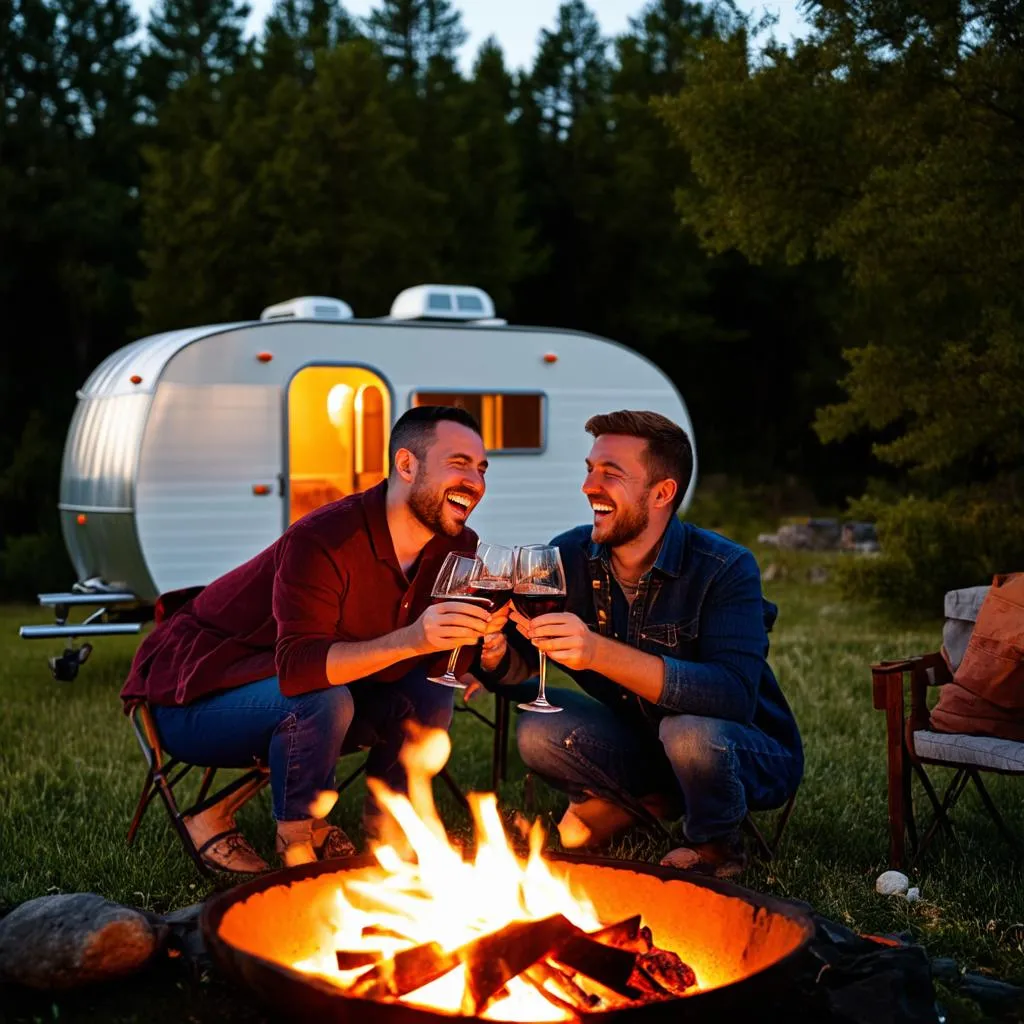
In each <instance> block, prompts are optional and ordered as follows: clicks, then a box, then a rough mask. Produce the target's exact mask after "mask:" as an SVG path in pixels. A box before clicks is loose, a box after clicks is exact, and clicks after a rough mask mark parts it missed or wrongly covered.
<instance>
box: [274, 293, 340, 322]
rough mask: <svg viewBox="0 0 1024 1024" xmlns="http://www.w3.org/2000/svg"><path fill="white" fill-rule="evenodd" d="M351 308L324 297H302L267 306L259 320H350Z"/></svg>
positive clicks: (336, 300)
mask: <svg viewBox="0 0 1024 1024" xmlns="http://www.w3.org/2000/svg"><path fill="white" fill-rule="evenodd" d="M354 315H355V314H354V313H353V312H352V307H351V306H350V305H349V304H348V303H347V302H342V301H341V299H332V298H329V297H328V296H326V295H302V296H300V297H299V298H297V299H289V300H288V301H287V302H279V303H277V305H275V306H267V308H266V309H265V310H263V312H262V313H260V319H261V320H351V319H352V317H353V316H354Z"/></svg>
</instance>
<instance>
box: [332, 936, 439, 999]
mask: <svg viewBox="0 0 1024 1024" xmlns="http://www.w3.org/2000/svg"><path fill="white" fill-rule="evenodd" d="M458 965H459V958H458V955H457V953H455V952H451V953H446V952H445V951H444V950H443V949H442V948H441V946H440V944H439V943H437V942H425V943H423V945H420V946H413V947H412V948H411V949H403V950H402V951H401V952H399V953H396V954H395V955H394V956H393V957H391V959H390V960H380V961H379V962H378V963H377V964H375V965H374V966H373V967H371V968H370V970H368V971H365V972H364V973H362V974H360V975H359V977H358V978H357V979H356V981H355V983H354V984H353V986H352V988H351V992H352V994H353V995H355V996H362V997H364V998H366V999H383V998H387V997H388V996H404V995H408V994H409V993H410V992H415V991H416V989H418V988H422V987H423V986H424V985H429V984H430V982H432V981H437V979H438V978H440V977H443V976H444V975H445V974H447V973H448V972H449V971H451V970H454V969H455V968H456V967H458Z"/></svg>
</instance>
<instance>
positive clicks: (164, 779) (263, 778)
mask: <svg viewBox="0 0 1024 1024" xmlns="http://www.w3.org/2000/svg"><path fill="white" fill-rule="evenodd" d="M128 717H129V720H130V721H131V723H132V729H133V730H134V731H135V737H136V739H137V740H138V742H139V747H140V748H141V750H142V756H143V757H144V758H145V760H146V765H147V771H146V778H145V780H144V781H143V784H142V793H141V794H140V796H139V801H138V803H137V804H136V807H135V813H134V814H133V815H132V820H131V824H130V825H129V826H128V835H127V838H126V843H127V845H128V846H131V845H132V843H133V842H134V841H135V836H136V833H137V832H138V830H139V825H141V824H142V819H143V817H144V816H145V814H146V811H147V810H148V809H149V805H150V804H151V803H152V802H153V800H154V798H155V797H157V796H159V797H160V799H161V800H162V801H163V804H164V807H165V808H166V810H167V815H168V817H169V818H170V819H171V825H172V826H173V827H174V831H175V832H176V833H177V835H178V838H179V839H180V840H181V844H182V846H183V847H184V848H185V852H186V853H187V854H188V856H189V858H190V859H191V861H192V863H193V864H194V865H195V866H196V868H197V870H198V871H199V872H200V873H201V874H203V875H206V876H211V875H212V874H213V871H212V870H211V869H210V868H209V867H208V866H207V864H206V863H205V862H204V861H203V858H202V857H201V856H200V854H199V850H198V849H197V848H196V844H195V843H194V842H193V841H192V837H191V836H190V835H189V832H188V829H187V828H186V827H185V818H186V817H192V816H193V815H196V814H199V813H200V812H201V811H204V810H206V809H207V808H208V807H212V806H213V805H214V804H217V803H220V801H221V800H223V799H224V798H225V797H228V796H230V795H231V794H232V793H236V792H237V791H238V790H240V789H242V788H244V787H246V786H251V785H254V784H256V783H257V782H258V783H259V785H258V786H257V788H256V789H255V790H254V792H253V795H255V794H256V793H257V792H259V790H260V789H262V788H263V787H264V786H266V785H267V783H268V782H269V781H270V773H269V770H268V768H267V767H266V766H265V765H263V764H262V763H260V762H256V763H255V764H254V766H253V767H252V768H251V769H249V771H247V772H245V773H244V774H243V775H240V776H239V777H238V778H236V779H233V780H232V781H231V782H229V783H228V784H227V785H226V786H224V787H223V788H222V789H219V790H217V791H216V792H215V793H211V792H210V789H211V787H212V786H213V779H214V775H215V774H216V773H217V770H218V769H216V768H203V777H202V780H201V782H200V784H199V792H198V794H197V795H196V799H195V802H194V803H193V804H192V805H191V806H189V807H188V808H186V809H185V810H181V809H180V808H179V806H178V801H177V799H176V797H175V795H174V789H175V787H176V786H177V785H178V783H179V782H181V780H182V779H184V778H185V776H186V775H188V774H189V772H191V771H192V769H193V768H198V767H200V766H199V765H193V764H186V763H184V762H182V761H180V760H178V759H177V758H174V757H167V756H166V755H165V754H164V752H163V749H162V747H161V744H160V736H159V734H158V732H157V729H156V723H155V722H154V721H153V715H152V712H151V711H150V708H149V705H148V704H146V703H145V702H143V701H138V702H135V703H133V704H132V705H131V706H130V707H129V709H128ZM480 717H483V716H480ZM484 720H485V721H487V720H486V719H484ZM505 735H506V736H507V726H506V733H505ZM498 736H499V733H498V732H497V731H496V733H495V744H497V742H498ZM365 771H366V761H365V759H364V760H363V762H362V764H360V765H359V767H358V768H356V769H355V771H353V772H351V773H350V774H349V775H348V776H346V777H345V779H344V781H343V782H342V783H341V784H340V785H339V786H338V792H339V793H341V792H343V791H344V790H345V789H347V788H348V787H349V786H350V785H352V783H353V782H355V781H356V779H357V778H359V776H360V775H362V774H363V772H365ZM440 779H441V781H442V782H443V783H444V784H445V785H446V786H447V787H448V790H449V791H450V792H451V794H452V796H453V797H454V798H455V800H456V801H457V802H458V804H459V806H460V807H462V808H463V810H465V811H468V810H469V801H468V800H467V799H466V796H465V794H464V793H463V792H462V790H461V789H460V788H459V785H458V783H457V782H456V781H455V779H453V778H452V776H451V773H450V772H449V771H448V769H447V768H443V769H442V770H441V772H440Z"/></svg>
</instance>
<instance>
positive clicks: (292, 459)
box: [21, 285, 693, 674]
mask: <svg viewBox="0 0 1024 1024" xmlns="http://www.w3.org/2000/svg"><path fill="white" fill-rule="evenodd" d="M423 404H446V405H459V406H462V407H464V408H466V409H468V410H470V411H471V412H473V413H474V414H475V415H476V416H477V418H478V419H479V421H480V423H481V426H482V430H483V434H484V441H485V444H486V447H487V449H488V451H489V459H490V463H491V468H490V470H489V471H488V475H487V496H486V497H485V499H484V501H483V502H482V503H481V504H480V506H479V507H478V508H477V509H476V510H475V511H474V513H473V516H472V519H471V522H470V525H471V526H472V527H473V528H474V529H475V530H476V531H477V533H479V534H480V536H481V537H482V538H483V539H485V540H489V541H492V542H495V543H501V544H508V545H514V544H526V543H545V542H547V541H548V540H549V539H550V538H551V537H552V536H553V535H555V534H556V533H558V532H560V531H561V530H564V529H566V528H567V527H568V526H571V525H573V524H576V523H579V522H583V521H585V520H587V519H588V518H589V517H590V510H589V507H588V505H587V503H586V500H585V499H584V498H583V496H582V494H581V493H580V483H581V481H582V478H583V473H584V465H583V463H584V458H585V456H586V453H587V451H588V450H589V446H590V440H591V439H590V438H589V437H588V436H587V434H586V433H585V432H584V430H583V424H584V422H585V421H586V419H587V418H588V417H589V416H591V415H593V414H594V413H599V412H608V411H610V410H612V409H621V408H641V409H653V410H656V411H658V412H661V413H664V414H665V415H666V416H669V417H670V418H672V419H673V420H675V421H676V422H678V423H680V424H681V425H682V426H684V427H685V428H686V429H687V430H690V429H691V428H690V422H689V417H688V415H687V411H686V406H685V404H684V402H683V399H682V397H681V396H680V394H679V392H678V391H677V390H676V389H675V387H674V386H673V385H672V383H671V381H669V379H668V378H667V377H666V376H665V375H664V374H663V373H662V372H661V371H660V370H659V369H658V368H657V367H656V366H654V365H653V364H652V363H651V362H649V361H648V360H647V359H645V358H643V357H642V356H639V355H637V353H635V352H633V351H631V350H630V349H628V348H627V347H625V346H624V345H621V344H618V343H616V342H613V341H608V340H606V339H603V338H599V337H595V336H594V335H590V334H584V333H580V332H576V331H568V330H557V329H549V328H540V327H517V326H510V325H508V324H506V323H505V322H504V321H502V320H499V319H496V318H495V312H494V306H493V303H492V302H491V300H490V298H489V296H488V295H487V294H486V293H485V292H483V291H481V290H480V289H477V288H470V287H461V286H447V285H421V286H418V287H415V288H410V289H407V290H406V291H404V292H402V293H401V294H400V295H399V296H398V297H397V298H396V299H395V302H394V304H393V306H392V309H391V315H390V316H388V317H384V318H380V319H357V318H355V317H354V316H353V313H352V310H351V309H350V308H349V307H348V306H347V305H346V304H345V303H344V302H342V301H340V300H338V299H333V298H326V297H316V296H314V297H304V298H299V299H294V300H291V301H289V302H284V303H280V304H278V305H274V306H269V307H267V308H266V309H265V310H264V311H263V313H262V315H261V317H260V319H259V320H256V321H250V322H244V323H233V324H216V325H212V326H208V327H192V328H188V329H186V330H178V331H171V332H169V333H166V334H158V335H154V336H153V337H149V338H143V339H141V340H140V341H136V342H134V343H132V344H130V345H127V346H125V347H124V348H122V349H119V350H118V351H117V352H115V353H113V355H111V356H109V357H108V358H107V359H106V360H105V361H104V362H103V363H102V364H101V365H100V366H99V367H98V368H97V369H96V371H95V372H94V373H93V374H92V376H91V377H89V379H88V380H87V381H86V382H85V384H84V385H83V386H82V389H81V390H80V391H79V392H78V406H77V409H76V410H75V414H74V417H73V419H72V421H71V425H70V428H69V431H68V437H67V442H66V445H65V450H64V461H63V467H62V472H61V481H60V502H59V508H60V516H61V523H62V529H63V534H64V539H65V542H66V544H67V548H68V552H69V554H70V556H71V561H72V563H73V565H74V567H75V570H76V572H77V574H78V582H77V583H76V584H75V586H74V587H72V589H71V591H69V592H68V593H65V594H41V595H40V601H41V603H43V604H44V605H47V606H50V607H53V608H55V609H56V617H57V623H56V624H55V625H53V626H26V627H23V628H22V631H21V632H22V636H24V637H27V638H53V637H67V638H71V637H83V636H89V635H102V634H111V633H127V632H136V631H138V629H140V628H141V625H140V622H141V620H145V619H146V617H147V612H150V613H151V611H150V610H151V609H152V606H153V603H154V602H155V599H156V598H157V596H158V595H159V594H161V593H165V592H167V591H172V590H178V589H180V588H185V587H192V586H199V585H202V584H205V583H208V582H209V581H210V580H212V579H214V578H215V577H217V576H218V575H220V574H221V573H223V572H226V571H227V570H228V569H231V568H233V567H234V566H236V565H239V564H240V563H242V562H244V561H245V560H246V559H248V558H250V557H251V556H253V555H255V554H256V553H257V552H258V551H260V550H261V549H262V548H264V547H266V546H267V545H268V544H270V543H272V542H273V541H274V539H275V538H276V537H278V536H279V535H280V534H281V533H282V531H283V530H285V529H286V528H287V527H288V526H289V524H291V523H293V522H295V521H296V520H297V519H298V518H300V517H301V516H302V515H304V514H305V513H307V512H309V511H311V510H312V509H314V508H316V507H318V506H319V505H322V504H324V503H325V502H329V501H334V500H335V499H338V498H341V497H343V496H344V495H347V494H351V493H353V492H355V491H360V490H363V489H364V488H366V487H369V486H372V485H373V484H375V483H377V482H378V481H380V480H381V479H382V478H383V477H384V476H385V475H386V473H387V469H388V467H387V446H388V436H389V432H390V429H391V426H392V424H393V423H394V421H395V420H396V419H397V418H398V416H400V415H401V414H402V413H403V412H404V411H405V410H407V409H409V408H411V407H413V406H416V405H423ZM691 436H692V433H691ZM692 487H693V484H692V483H691V491H692ZM686 500H687V501H688V500H689V494H687V498H686ZM77 606H81V607H84V608H93V609H95V610H94V611H93V612H92V614H91V615H89V616H88V618H87V619H86V620H85V622H83V623H80V624H77V625H75V624H72V623H69V622H68V619H69V617H70V614H71V611H72V610H73V609H74V608H75V607H77ZM79 651H80V652H81V651H84V654H81V653H80V654H78V655H75V654H74V648H68V651H66V652H65V656H66V657H67V659H68V660H67V661H65V662H62V661H61V659H59V658H58V659H51V667H54V663H55V662H56V663H58V667H56V668H54V671H55V674H56V673H57V672H58V670H62V671H71V668H73V669H74V670H77V665H78V664H79V663H80V662H81V661H83V660H84V657H85V656H87V654H88V650H87V649H79ZM69 652H72V653H71V654H69ZM60 665H63V666H64V667H63V669H60ZM69 666H70V667H69Z"/></svg>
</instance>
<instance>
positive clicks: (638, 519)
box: [601, 491, 651, 548]
mask: <svg viewBox="0 0 1024 1024" xmlns="http://www.w3.org/2000/svg"><path fill="white" fill-rule="evenodd" d="M650 493H651V492H650V491H646V492H645V493H644V496H643V498H641V500H640V503H639V505H637V506H635V507H634V508H631V509H629V510H628V512H624V511H621V510H620V511H619V512H618V513H616V518H617V520H618V521H617V522H616V523H615V524H614V526H613V527H612V530H611V532H610V533H609V534H608V536H607V537H605V538H604V540H603V541H601V543H602V544H605V545H607V546H608V547H610V548H620V547H622V546H623V545H625V544H628V543H629V542H630V541H634V540H636V539H637V537H639V536H640V534H641V533H643V532H644V530H646V529H647V525H648V523H650V521H651V515H650V512H649V511H648V510H647V498H648V495H649V494H650Z"/></svg>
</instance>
